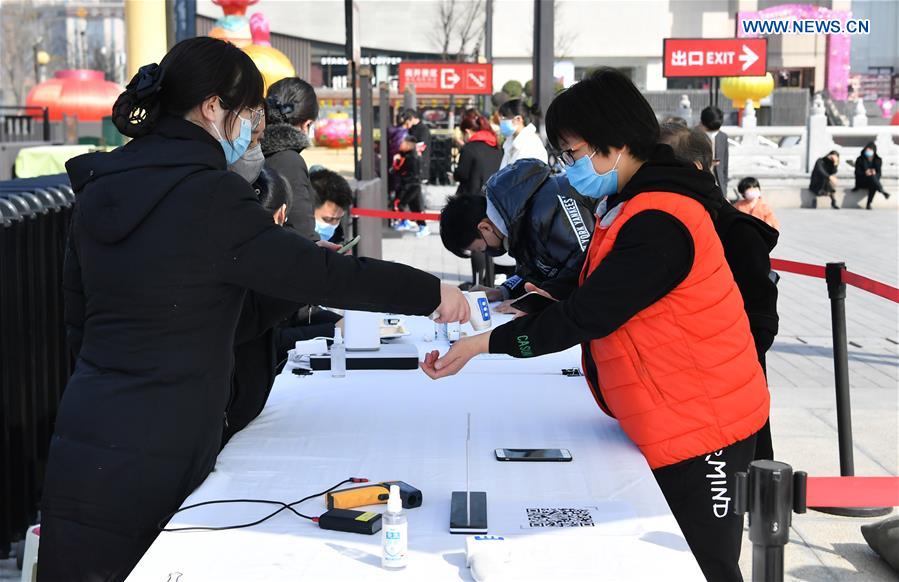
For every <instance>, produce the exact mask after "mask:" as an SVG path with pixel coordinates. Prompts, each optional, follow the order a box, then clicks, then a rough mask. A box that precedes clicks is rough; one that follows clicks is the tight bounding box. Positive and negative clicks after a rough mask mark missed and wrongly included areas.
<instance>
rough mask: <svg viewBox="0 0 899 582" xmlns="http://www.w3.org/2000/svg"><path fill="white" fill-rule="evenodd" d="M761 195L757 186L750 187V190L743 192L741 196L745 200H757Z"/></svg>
mask: <svg viewBox="0 0 899 582" xmlns="http://www.w3.org/2000/svg"><path fill="white" fill-rule="evenodd" d="M761 195H762V192H761V190H759V189H758V188H752V189H751V190H747V191H745V192H743V198H745V199H746V200H758V198H759V196H761Z"/></svg>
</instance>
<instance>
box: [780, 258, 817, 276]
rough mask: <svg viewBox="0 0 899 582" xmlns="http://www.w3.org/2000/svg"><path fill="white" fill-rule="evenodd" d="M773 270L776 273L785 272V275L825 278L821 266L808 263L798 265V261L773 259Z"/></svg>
mask: <svg viewBox="0 0 899 582" xmlns="http://www.w3.org/2000/svg"><path fill="white" fill-rule="evenodd" d="M771 268H772V269H774V270H775V271H783V272H784V273H794V274H796V275H805V276H806V277H817V278H818V279H823V278H824V267H821V266H819V265H809V264H808V263H797V262H796V261H786V260H784V259H771Z"/></svg>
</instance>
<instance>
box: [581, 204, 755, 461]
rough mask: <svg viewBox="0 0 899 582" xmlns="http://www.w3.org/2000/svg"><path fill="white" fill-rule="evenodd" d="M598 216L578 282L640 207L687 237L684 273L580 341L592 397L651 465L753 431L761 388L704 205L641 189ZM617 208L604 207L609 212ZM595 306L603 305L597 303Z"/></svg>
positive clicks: (736, 294)
mask: <svg viewBox="0 0 899 582" xmlns="http://www.w3.org/2000/svg"><path fill="white" fill-rule="evenodd" d="M616 210H617V211H619V213H618V215H617V217H614V218H611V217H612V216H613V214H611V213H610V214H608V215H607V217H606V219H607V221H610V222H611V224H604V223H601V222H600V221H599V220H597V226H596V230H595V232H594V235H593V240H592V242H591V244H590V248H589V249H588V250H587V260H586V262H585V264H584V269H583V271H582V272H581V283H583V281H584V279H586V277H587V276H589V275H590V273H592V272H593V270H594V269H596V267H597V266H598V265H599V264H600V263H601V262H602V260H603V258H605V256H606V255H608V254H609V252H610V251H611V250H612V246H613V245H614V244H615V239H616V238H617V236H618V233H619V232H620V231H621V228H622V227H623V226H624V224H625V223H626V222H627V221H628V220H629V219H630V218H631V217H632V216H634V215H636V214H637V213H639V212H642V211H644V210H661V211H663V212H666V213H668V214H671V215H672V216H674V217H675V218H677V219H678V220H680V221H681V222H682V223H683V224H684V226H685V227H686V228H687V230H688V231H689V232H690V235H691V236H692V238H693V248H694V259H693V266H692V267H691V269H690V272H689V274H688V275H687V277H686V279H684V280H683V281H682V282H681V283H680V284H679V285H678V286H677V287H675V288H674V289H673V290H672V291H671V292H670V293H668V294H667V295H665V296H664V297H662V298H661V299H659V300H658V301H656V302H655V303H654V304H652V305H650V306H649V307H647V308H646V309H644V310H643V311H641V312H640V313H638V314H636V315H635V316H634V317H632V318H631V319H630V320H628V321H627V323H625V324H624V325H623V326H621V327H620V328H618V329H617V330H615V331H614V332H612V333H611V334H609V335H607V336H606V337H603V338H600V339H595V340H592V341H590V342H589V343H585V344H583V345H582V350H583V355H584V370H585V371H586V372H587V381H588V383H589V384H590V388H591V390H592V391H593V395H594V397H595V398H596V401H597V403H599V405H600V407H602V408H603V410H605V411H606V412H607V413H609V414H611V415H612V416H614V417H615V418H617V419H618V422H620V423H621V428H622V429H623V430H624V432H625V433H626V434H627V435H628V436H629V437H630V438H631V440H633V441H634V443H636V445H637V446H638V447H639V448H640V450H641V451H642V453H643V455H644V456H645V457H646V460H647V461H648V462H649V466H650V467H651V468H653V469H656V468H659V467H665V466H667V465H672V464H674V463H677V462H679V461H683V460H686V459H690V458H693V457H697V456H699V455H703V454H706V453H709V452H712V451H717V450H719V449H721V448H723V447H726V446H728V445H730V444H733V443H735V442H737V441H740V440H743V439H745V438H747V437H749V436H751V435H753V434H755V433H756V432H757V431H758V430H759V429H760V428H761V427H762V425H763V424H764V423H765V420H766V419H767V418H768V404H769V395H768V389H767V386H766V382H765V376H764V374H763V372H762V368H761V366H760V365H759V362H758V359H757V357H756V351H755V345H754V343H753V341H752V334H751V333H750V331H749V320H748V319H747V317H746V313H745V311H744V308H743V298H742V296H741V295H740V291H739V290H738V289H737V285H736V283H734V278H733V275H732V274H731V271H730V268H729V267H728V266H727V261H726V260H725V258H724V250H723V249H722V247H721V241H720V240H719V238H718V234H717V233H716V232H715V228H714V226H713V225H712V221H711V219H710V217H709V215H708V213H707V211H706V210H705V208H703V206H702V205H701V204H700V203H699V202H697V201H696V200H693V199H691V198H687V197H686V196H682V195H679V194H673V193H670V192H644V193H641V194H639V195H637V196H636V197H634V198H632V199H630V200H628V201H627V202H625V203H624V204H623V205H622V206H620V207H619V208H617V209H616ZM616 210H613V211H612V212H613V213H614V212H615V211H616ZM597 308H598V309H602V306H597Z"/></svg>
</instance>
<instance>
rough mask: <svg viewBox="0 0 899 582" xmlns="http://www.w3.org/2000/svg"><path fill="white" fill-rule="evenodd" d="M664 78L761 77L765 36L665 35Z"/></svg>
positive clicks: (765, 61) (765, 64) (764, 66)
mask: <svg viewBox="0 0 899 582" xmlns="http://www.w3.org/2000/svg"><path fill="white" fill-rule="evenodd" d="M663 62H664V67H663V72H664V76H665V77H762V76H764V75H765V73H766V72H767V68H768V39H766V38H666V39H665V40H664V61H663Z"/></svg>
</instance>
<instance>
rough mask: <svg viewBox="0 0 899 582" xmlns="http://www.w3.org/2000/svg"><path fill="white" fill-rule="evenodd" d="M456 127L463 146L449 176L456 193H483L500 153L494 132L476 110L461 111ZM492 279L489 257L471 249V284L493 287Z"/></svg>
mask: <svg viewBox="0 0 899 582" xmlns="http://www.w3.org/2000/svg"><path fill="white" fill-rule="evenodd" d="M459 129H461V130H462V134H463V137H464V138H465V145H464V146H462V150H461V151H460V152H459V162H458V163H457V164H456V169H455V171H454V172H453V178H454V179H455V180H456V182H458V183H459V187H458V188H457V189H456V195H461V196H483V195H484V193H483V192H482V189H483V188H484V184H486V183H487V180H489V179H490V176H492V175H493V174H495V173H496V172H497V171H499V164H500V162H501V161H502V159H503V152H502V150H500V149H499V147H497V141H496V134H495V133H493V129H491V127H490V120H489V119H487V118H486V117H484V116H483V115H481V114H479V113H478V112H477V110H476V109H469V110H468V111H466V112H465V114H464V115H463V116H462V122H461V123H460V124H459ZM493 278H494V266H493V260H492V259H491V258H489V257H488V256H487V255H486V254H485V253H483V252H479V251H472V252H471V281H472V285H480V286H486V287H493Z"/></svg>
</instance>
